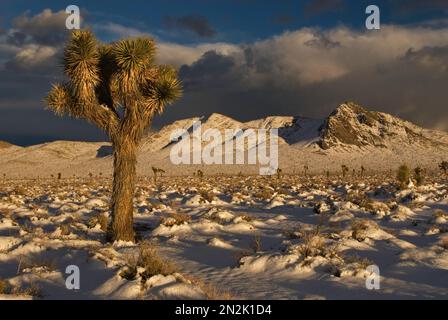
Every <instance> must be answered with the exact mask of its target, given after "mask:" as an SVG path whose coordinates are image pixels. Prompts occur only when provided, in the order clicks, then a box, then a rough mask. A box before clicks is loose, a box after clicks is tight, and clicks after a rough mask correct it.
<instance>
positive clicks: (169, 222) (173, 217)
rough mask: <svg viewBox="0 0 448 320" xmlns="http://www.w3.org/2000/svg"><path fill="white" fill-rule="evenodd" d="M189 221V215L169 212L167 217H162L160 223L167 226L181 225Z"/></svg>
mask: <svg viewBox="0 0 448 320" xmlns="http://www.w3.org/2000/svg"><path fill="white" fill-rule="evenodd" d="M190 221H191V217H190V216H189V215H188V214H185V213H176V212H170V213H169V214H168V216H167V217H162V218H161V219H160V223H161V224H163V225H164V226H167V227H172V226H174V225H177V226H179V225H182V224H184V223H188V222H190Z"/></svg>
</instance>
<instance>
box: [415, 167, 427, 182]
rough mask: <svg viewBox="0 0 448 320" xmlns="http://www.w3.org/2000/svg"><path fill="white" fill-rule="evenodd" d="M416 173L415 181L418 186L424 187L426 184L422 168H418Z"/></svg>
mask: <svg viewBox="0 0 448 320" xmlns="http://www.w3.org/2000/svg"><path fill="white" fill-rule="evenodd" d="M414 173H415V181H416V182H417V186H421V185H423V183H424V182H425V176H424V171H423V169H422V168H421V167H417V168H415V169H414Z"/></svg>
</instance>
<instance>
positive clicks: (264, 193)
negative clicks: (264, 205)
mask: <svg viewBox="0 0 448 320" xmlns="http://www.w3.org/2000/svg"><path fill="white" fill-rule="evenodd" d="M273 195H274V191H273V190H271V189H270V188H263V189H261V190H260V191H259V192H257V193H256V194H255V197H257V198H258V199H262V200H271V199H272V197H273Z"/></svg>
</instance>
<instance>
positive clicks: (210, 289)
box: [182, 275, 235, 300]
mask: <svg viewBox="0 0 448 320" xmlns="http://www.w3.org/2000/svg"><path fill="white" fill-rule="evenodd" d="M182 277H183V278H184V279H185V280H186V281H187V282H189V283H191V284H193V285H195V286H198V287H199V288H200V289H201V290H202V292H203V293H204V294H205V297H206V299H207V300H235V297H234V296H233V295H232V294H231V293H230V292H229V291H226V290H223V289H218V288H217V287H216V286H214V285H212V284H211V283H205V282H204V281H203V280H201V279H198V278H196V277H193V276H190V275H188V276H186V275H182Z"/></svg>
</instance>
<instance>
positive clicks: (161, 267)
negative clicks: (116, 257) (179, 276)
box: [120, 241, 178, 281]
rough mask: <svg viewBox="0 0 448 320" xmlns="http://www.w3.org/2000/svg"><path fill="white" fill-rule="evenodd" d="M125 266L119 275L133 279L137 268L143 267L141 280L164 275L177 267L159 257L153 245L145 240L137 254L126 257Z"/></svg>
mask: <svg viewBox="0 0 448 320" xmlns="http://www.w3.org/2000/svg"><path fill="white" fill-rule="evenodd" d="M126 267H127V268H126V269H125V270H124V271H123V272H122V273H121V274H120V276H121V277H123V278H125V279H128V280H133V279H135V278H136V276H137V269H138V268H144V269H145V271H144V272H143V273H142V274H140V275H141V277H142V280H143V281H146V279H149V278H151V277H152V276H155V275H158V274H161V275H164V276H167V275H170V274H173V273H175V272H176V271H177V269H178V268H177V266H176V265H175V264H173V263H172V262H170V261H168V260H166V259H164V258H162V257H160V255H159V254H158V252H157V249H156V247H155V245H154V244H153V243H150V242H147V241H145V242H142V243H141V244H140V248H139V252H138V254H137V255H129V256H128V257H127V261H126Z"/></svg>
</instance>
